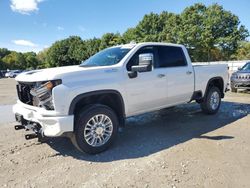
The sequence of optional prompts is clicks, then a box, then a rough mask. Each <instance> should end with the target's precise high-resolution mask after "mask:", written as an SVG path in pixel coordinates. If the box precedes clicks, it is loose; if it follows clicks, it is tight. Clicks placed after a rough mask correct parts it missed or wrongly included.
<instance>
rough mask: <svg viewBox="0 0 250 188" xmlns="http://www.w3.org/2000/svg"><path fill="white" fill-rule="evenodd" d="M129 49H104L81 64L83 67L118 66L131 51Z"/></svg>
mask: <svg viewBox="0 0 250 188" xmlns="http://www.w3.org/2000/svg"><path fill="white" fill-rule="evenodd" d="M130 50H131V49H129V48H122V47H113V48H107V49H104V50H102V51H100V52H98V53H96V54H95V55H93V56H91V57H90V58H89V59H87V60H86V61H84V62H83V63H81V65H80V66H81V67H92V66H108V65H114V64H117V63H118V62H119V61H121V60H122V58H123V57H124V56H125V55H126V54H127V53H128V52H129V51H130Z"/></svg>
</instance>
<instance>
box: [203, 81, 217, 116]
mask: <svg viewBox="0 0 250 188" xmlns="http://www.w3.org/2000/svg"><path fill="white" fill-rule="evenodd" d="M220 104H221V92H220V90H219V89H218V88H217V87H214V86H212V87H211V88H210V89H209V90H208V92H207V93H206V96H205V97H204V99H203V101H202V103H201V104H200V105H201V109H202V111H203V112H204V113H206V114H215V113H217V112H218V110H219V108H220Z"/></svg>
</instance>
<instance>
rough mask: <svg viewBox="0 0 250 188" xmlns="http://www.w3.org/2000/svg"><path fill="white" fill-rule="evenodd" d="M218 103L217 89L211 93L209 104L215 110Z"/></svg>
mask: <svg viewBox="0 0 250 188" xmlns="http://www.w3.org/2000/svg"><path fill="white" fill-rule="evenodd" d="M219 104H220V95H219V93H218V92H217V91H214V92H213V93H212V94H211V98H210V106H211V108H212V109H213V110H216V109H217V108H218V106H219Z"/></svg>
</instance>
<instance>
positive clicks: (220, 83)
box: [204, 76, 224, 98]
mask: <svg viewBox="0 0 250 188" xmlns="http://www.w3.org/2000/svg"><path fill="white" fill-rule="evenodd" d="M212 86H216V87H218V88H219V90H220V92H221V98H224V80H223V78H222V77H220V76H217V77H213V78H211V79H210V80H208V82H207V86H206V90H205V93H204V97H205V96H206V94H207V92H208V91H209V88H210V87H212Z"/></svg>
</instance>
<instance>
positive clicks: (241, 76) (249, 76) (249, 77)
mask: <svg viewBox="0 0 250 188" xmlns="http://www.w3.org/2000/svg"><path fill="white" fill-rule="evenodd" d="M236 78H237V79H244V80H249V79H250V75H237V76H236Z"/></svg>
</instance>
